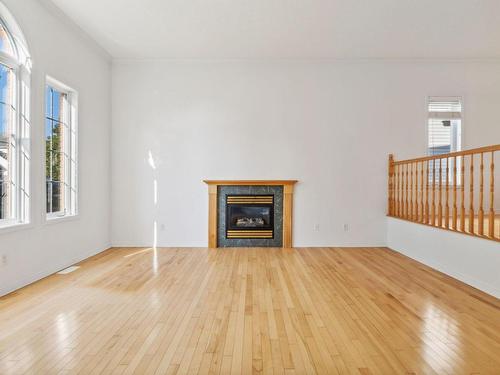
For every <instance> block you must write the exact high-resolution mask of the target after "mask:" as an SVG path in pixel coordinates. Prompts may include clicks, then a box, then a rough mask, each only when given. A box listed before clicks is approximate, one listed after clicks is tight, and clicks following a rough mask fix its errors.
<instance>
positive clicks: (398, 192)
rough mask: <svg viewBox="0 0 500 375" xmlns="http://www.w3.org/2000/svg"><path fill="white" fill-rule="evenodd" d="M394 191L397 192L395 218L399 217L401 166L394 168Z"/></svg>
mask: <svg viewBox="0 0 500 375" xmlns="http://www.w3.org/2000/svg"><path fill="white" fill-rule="evenodd" d="M396 168H397V169H396V176H397V180H396V190H397V197H396V216H397V217H401V165H399V164H398V165H397V166H396Z"/></svg>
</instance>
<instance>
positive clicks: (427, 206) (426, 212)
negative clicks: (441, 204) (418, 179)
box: [424, 160, 430, 224]
mask: <svg viewBox="0 0 500 375" xmlns="http://www.w3.org/2000/svg"><path fill="white" fill-rule="evenodd" d="M429 163H430V161H429V160H427V163H426V164H427V169H426V171H425V172H426V173H425V175H426V179H427V180H426V182H425V217H424V222H425V223H426V224H429V170H430V169H429V165H430V164H429Z"/></svg>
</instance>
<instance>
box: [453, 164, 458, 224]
mask: <svg viewBox="0 0 500 375" xmlns="http://www.w3.org/2000/svg"><path fill="white" fill-rule="evenodd" d="M457 184H458V176H457V157H456V156H455V157H454V158H453V222H452V228H453V230H457Z"/></svg>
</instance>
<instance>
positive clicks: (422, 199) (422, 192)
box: [419, 162, 425, 223]
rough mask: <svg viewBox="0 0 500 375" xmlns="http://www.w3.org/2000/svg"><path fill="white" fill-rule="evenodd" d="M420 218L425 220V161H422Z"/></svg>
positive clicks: (422, 220) (421, 220)
mask: <svg viewBox="0 0 500 375" xmlns="http://www.w3.org/2000/svg"><path fill="white" fill-rule="evenodd" d="M419 212H420V219H419V221H420V222H421V223H423V222H424V221H425V214H424V162H421V163H420V210H419Z"/></svg>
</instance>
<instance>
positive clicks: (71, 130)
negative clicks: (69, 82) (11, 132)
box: [45, 78, 77, 219]
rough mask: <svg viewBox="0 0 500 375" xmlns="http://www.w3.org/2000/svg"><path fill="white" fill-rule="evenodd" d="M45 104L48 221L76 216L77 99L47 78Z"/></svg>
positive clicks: (72, 92) (63, 86) (69, 91)
mask: <svg viewBox="0 0 500 375" xmlns="http://www.w3.org/2000/svg"><path fill="white" fill-rule="evenodd" d="M45 101H46V102H45V175H46V198H47V199H46V210H47V218H48V219H53V218H58V217H65V216H73V215H76V213H77V160H76V157H77V142H76V137H77V132H76V123H77V121H76V119H77V117H76V103H77V95H76V93H75V92H74V91H73V90H71V89H69V88H68V87H66V86H65V85H63V84H61V83H59V82H57V81H55V80H54V79H51V78H48V79H47V86H46V89H45Z"/></svg>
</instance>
